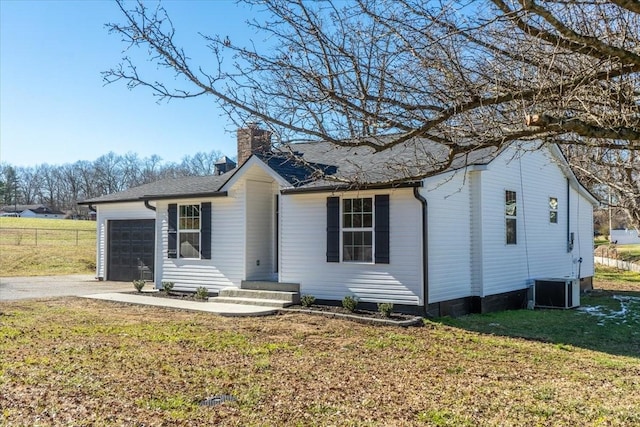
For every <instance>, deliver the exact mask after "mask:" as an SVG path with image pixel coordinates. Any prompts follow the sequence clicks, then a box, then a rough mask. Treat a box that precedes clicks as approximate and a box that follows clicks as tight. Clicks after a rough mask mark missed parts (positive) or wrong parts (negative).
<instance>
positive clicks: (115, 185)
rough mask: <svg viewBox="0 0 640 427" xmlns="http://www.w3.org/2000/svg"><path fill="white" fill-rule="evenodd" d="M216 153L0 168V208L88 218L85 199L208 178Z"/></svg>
mask: <svg viewBox="0 0 640 427" xmlns="http://www.w3.org/2000/svg"><path fill="white" fill-rule="evenodd" d="M221 157H222V154H221V152H220V151H217V150H213V151H211V152H208V153H203V152H199V153H196V154H194V155H192V156H185V157H184V158H183V159H182V161H181V162H180V163H175V162H163V160H162V158H161V157H159V156H157V155H152V156H150V157H144V158H141V157H139V156H138V154H136V153H127V154H125V155H119V154H116V153H114V152H109V153H108V154H105V155H102V156H100V157H98V158H97V159H96V160H94V161H92V162H91V161H86V160H79V161H77V162H75V163H67V164H64V165H49V164H47V163H44V164H40V165H36V166H28V167H16V166H12V165H10V164H7V163H2V164H0V205H2V206H10V205H32V204H43V205H46V206H48V207H50V208H53V209H57V210H61V211H63V212H69V213H70V214H72V215H83V214H86V210H87V209H86V208H84V207H80V206H78V204H77V203H78V202H79V201H82V200H84V199H88V198H93V197H98V196H102V195H106V194H111V193H115V192H118V191H123V190H126V189H128V188H131V187H135V186H138V185H142V184H146V183H149V182H153V181H157V180H159V179H163V178H177V177H183V176H202V175H212V174H213V173H214V165H215V162H216V161H217V160H219V159H220V158H221Z"/></svg>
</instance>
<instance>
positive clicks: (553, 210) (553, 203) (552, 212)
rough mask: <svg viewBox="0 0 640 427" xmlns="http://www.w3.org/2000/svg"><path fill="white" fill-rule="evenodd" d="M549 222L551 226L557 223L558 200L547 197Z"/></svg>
mask: <svg viewBox="0 0 640 427" xmlns="http://www.w3.org/2000/svg"><path fill="white" fill-rule="evenodd" d="M549 222H550V223H552V224H557V223H558V198H557V197H549Z"/></svg>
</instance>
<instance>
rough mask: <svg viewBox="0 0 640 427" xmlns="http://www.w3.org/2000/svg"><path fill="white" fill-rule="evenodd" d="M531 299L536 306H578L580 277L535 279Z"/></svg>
mask: <svg viewBox="0 0 640 427" xmlns="http://www.w3.org/2000/svg"><path fill="white" fill-rule="evenodd" d="M533 299H534V302H535V306H536V307H537V308H574V307H579V306H580V279H569V278H562V279H536V281H535V285H534V287H533Z"/></svg>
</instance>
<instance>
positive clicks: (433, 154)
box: [269, 138, 500, 190]
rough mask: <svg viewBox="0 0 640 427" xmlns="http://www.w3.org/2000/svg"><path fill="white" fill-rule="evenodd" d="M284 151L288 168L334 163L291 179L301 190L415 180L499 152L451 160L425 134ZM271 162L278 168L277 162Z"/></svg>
mask: <svg viewBox="0 0 640 427" xmlns="http://www.w3.org/2000/svg"><path fill="white" fill-rule="evenodd" d="M281 151H282V152H288V154H289V157H290V158H291V160H290V164H288V165H287V167H288V168H291V167H292V165H291V163H292V164H297V165H298V166H299V167H300V168H305V167H307V168H309V167H311V168H313V166H314V165H330V166H334V167H335V168H334V169H332V170H331V171H327V173H326V174H324V175H323V174H318V173H316V174H315V177H316V179H308V180H306V181H301V182H298V183H294V182H291V181H289V182H291V183H292V185H294V186H295V187H297V188H298V189H300V190H303V189H305V188H306V189H312V188H315V189H318V188H324V187H336V186H340V185H345V184H347V185H348V186H351V187H358V186H372V185H377V184H384V183H390V184H398V183H401V182H405V181H408V180H415V178H413V177H415V176H421V175H430V174H438V173H442V172H445V171H450V170H457V169H460V168H463V167H465V166H467V165H478V164H486V163H489V162H490V161H491V160H493V159H494V158H495V157H496V156H497V154H498V153H499V152H500V151H499V150H498V149H497V148H495V147H488V148H483V149H479V150H475V151H471V152H470V153H468V154H464V155H462V154H461V155H458V156H456V157H455V158H454V160H453V162H452V163H451V164H449V163H448V151H447V149H446V147H444V146H443V145H440V144H434V143H433V142H431V141H429V140H426V139H423V138H414V139H412V140H410V141H408V142H405V143H403V144H400V145H397V146H394V147H391V148H389V149H385V150H383V151H379V152H377V151H376V150H375V149H374V148H372V147H368V146H355V147H342V146H338V145H335V144H332V143H329V142H308V143H297V144H290V145H287V146H285V147H284V148H283V149H281ZM292 153H293V154H292ZM269 166H270V167H271V168H272V169H274V170H275V171H276V172H278V168H277V165H274V164H269ZM307 175H309V173H308V172H307Z"/></svg>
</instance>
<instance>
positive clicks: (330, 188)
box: [280, 181, 422, 194]
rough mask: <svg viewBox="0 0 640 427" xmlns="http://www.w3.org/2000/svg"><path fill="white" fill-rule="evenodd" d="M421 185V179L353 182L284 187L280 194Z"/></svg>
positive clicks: (414, 186) (415, 186)
mask: <svg viewBox="0 0 640 427" xmlns="http://www.w3.org/2000/svg"><path fill="white" fill-rule="evenodd" d="M417 187H422V182H421V181H410V182H401V183H397V184H369V185H367V184H365V185H361V186H354V185H353V184H342V185H323V186H321V187H299V188H285V189H283V190H280V193H281V194H296V193H326V192H337V191H364V190H381V189H387V188H414V189H415V188H417Z"/></svg>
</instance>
